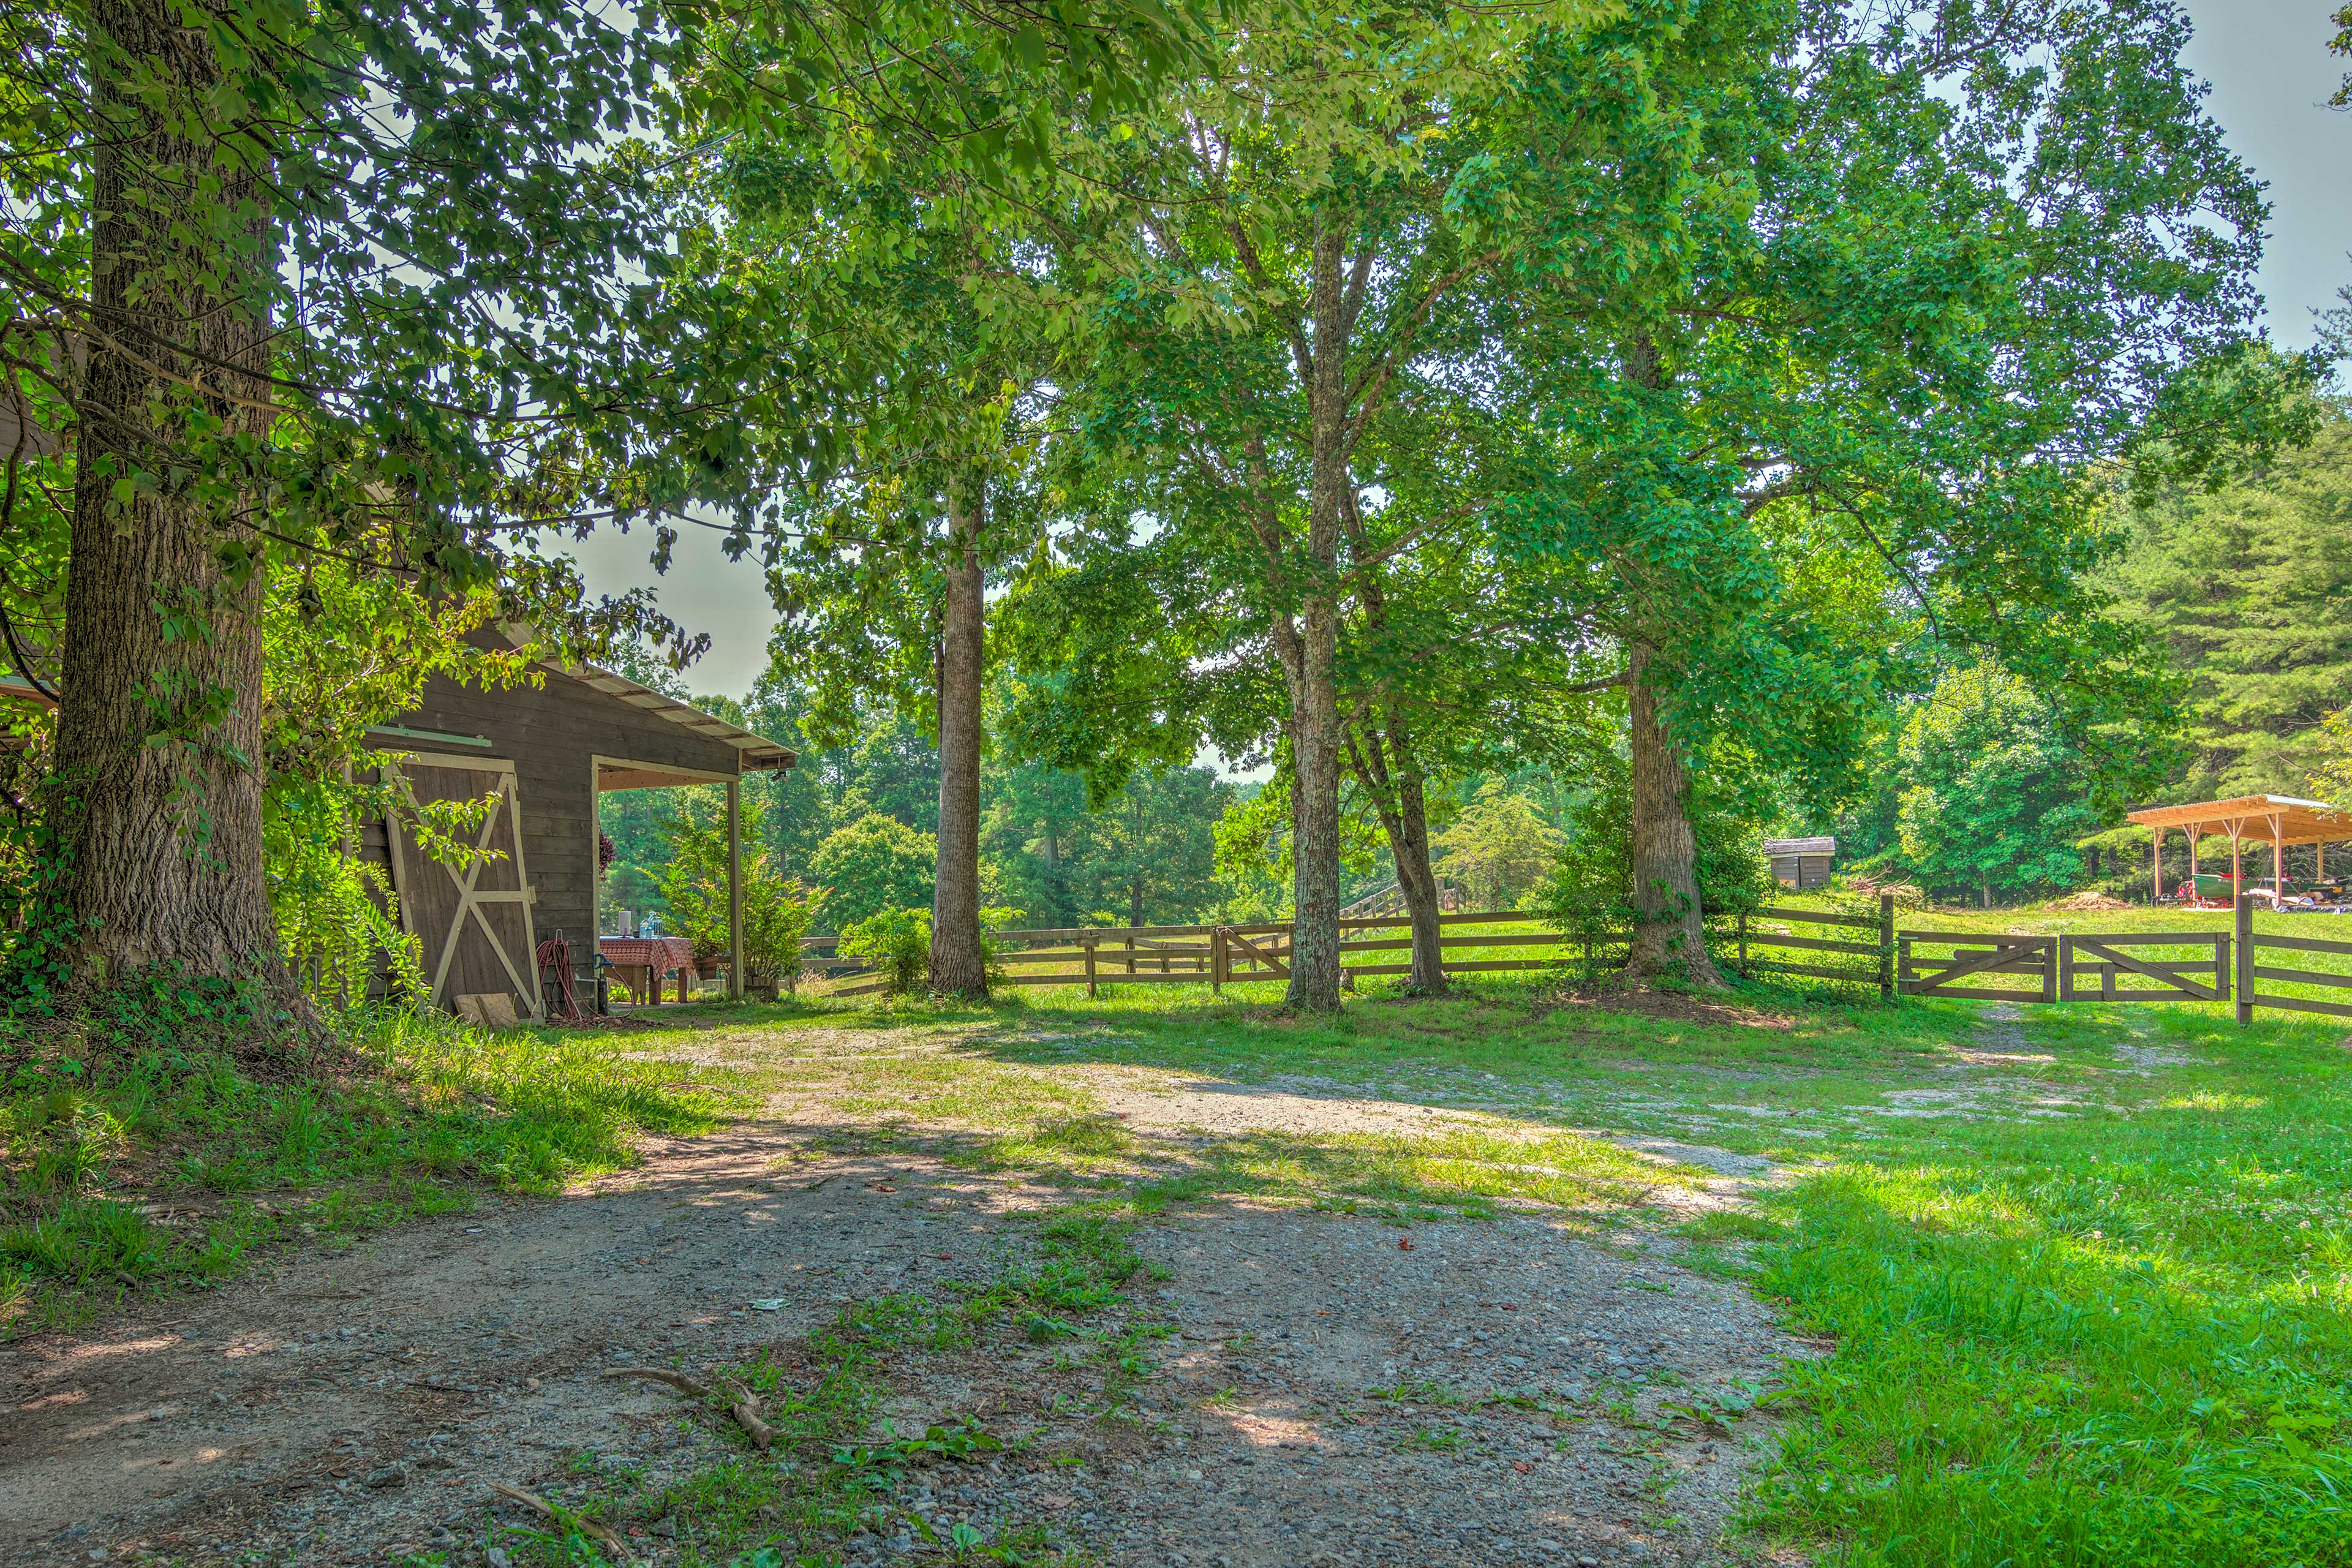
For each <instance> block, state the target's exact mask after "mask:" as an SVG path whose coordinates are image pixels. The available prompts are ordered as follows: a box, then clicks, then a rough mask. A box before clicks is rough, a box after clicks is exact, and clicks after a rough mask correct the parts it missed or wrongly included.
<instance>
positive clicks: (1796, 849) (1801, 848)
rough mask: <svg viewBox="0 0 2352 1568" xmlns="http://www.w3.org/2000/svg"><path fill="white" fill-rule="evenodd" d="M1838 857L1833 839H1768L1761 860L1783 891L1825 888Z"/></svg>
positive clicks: (1835, 841) (1765, 841)
mask: <svg viewBox="0 0 2352 1568" xmlns="http://www.w3.org/2000/svg"><path fill="white" fill-rule="evenodd" d="M1836 858H1837V840H1836V839H1834V838H1767V839H1766V840H1764V859H1765V862H1766V864H1768V865H1769V866H1770V867H1771V868H1772V879H1773V880H1774V881H1776V882H1778V883H1780V886H1782V887H1784V888H1797V889H1805V888H1826V887H1828V886H1829V882H1830V865H1831V862H1832V861H1834V860H1835V859H1836Z"/></svg>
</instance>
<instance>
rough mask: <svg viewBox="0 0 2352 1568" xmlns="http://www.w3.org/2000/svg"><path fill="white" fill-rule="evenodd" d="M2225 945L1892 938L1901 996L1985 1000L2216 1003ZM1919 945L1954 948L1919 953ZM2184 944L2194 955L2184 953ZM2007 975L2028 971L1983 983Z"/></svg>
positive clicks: (2175, 934) (2140, 935)
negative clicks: (2015, 978) (2019, 980)
mask: <svg viewBox="0 0 2352 1568" xmlns="http://www.w3.org/2000/svg"><path fill="white" fill-rule="evenodd" d="M2230 944H2231V937H2230V933H2229V932H2228V931H2117V932H2113V933H2107V932H2089V931H2084V932H2077V933H2075V934H2074V935H2070V936H2015V935H2010V936H1987V935H1982V934H1969V933H1963V932H1959V931H1902V932H1899V933H1898V934H1897V938H1896V960H1895V969H1896V976H1897V978H1896V982H1895V984H1896V988H1897V989H1898V990H1899V991H1901V992H1902V994H1904V995H1906V996H1958V997H1965V998H1969V999H1971V1000H1975V1001H1986V1002H2087V1001H2098V1002H2179V1001H2183V1000H2188V1001H2197V1002H2221V1001H2227V1000H2228V999H2229V995H2230ZM1921 947H1949V948H1951V949H1952V952H1949V953H1948V954H1944V953H1925V952H1919V951H1918V950H1919V948H1921ZM2184 948H2185V949H2189V950H2191V951H2192V952H2194V955H2195V956H2193V957H2190V956H2183V955H2182V954H2181V952H2180V950H2182V949H2184ZM2149 949H2160V950H2164V951H2162V952H2149V951H2147V950H2149ZM2134 950H2138V951H2134ZM2005 975H2022V976H2026V977H2028V980H2029V984H2026V985H2017V984H2008V985H2001V984H1986V982H1987V981H1988V980H1997V979H1998V978H1999V977H2000V976H2005Z"/></svg>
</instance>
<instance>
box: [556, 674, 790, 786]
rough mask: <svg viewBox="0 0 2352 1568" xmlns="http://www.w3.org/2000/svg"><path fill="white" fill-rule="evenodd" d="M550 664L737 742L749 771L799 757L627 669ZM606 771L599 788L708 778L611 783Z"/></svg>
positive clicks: (776, 767) (739, 759)
mask: <svg viewBox="0 0 2352 1568" xmlns="http://www.w3.org/2000/svg"><path fill="white" fill-rule="evenodd" d="M545 668H549V669H551V670H554V671H555V672H556V673H558V674H560V675H566V676H569V677H571V678H572V679H574V680H577V681H579V682H581V683H582V684H583V685H584V686H588V687H592V688H593V689H596V690H598V691H601V692H603V693H604V694H605V695H606V696H607V697H611V698H613V699H614V700H616V701H621V702H625V703H627V704H628V705H629V706H630V707H632V708H635V709H639V710H643V711H645V712H646V713H649V714H652V715H653V716H654V717H655V718H656V719H666V720H667V721H670V722H671V723H673V724H676V725H677V726H679V727H680V728H682V729H684V730H687V731H689V732H691V733H693V734H697V735H699V736H701V737H702V738H703V739H704V740H707V741H717V742H722V743H723V744H726V745H730V746H732V747H734V748H735V756H736V763H737V766H738V767H739V768H740V769H741V771H742V772H744V773H777V772H781V771H782V770H783V769H785V768H789V767H791V766H792V765H793V763H796V762H798V761H799V760H800V759H799V756H798V755H797V754H796V753H795V752H793V749H792V748H791V747H789V746H780V745H778V744H777V743H776V742H773V741H771V740H769V739H768V738H767V737H766V736H765V735H760V734H755V733H753V732H752V731H749V730H746V729H745V728H743V726H741V725H740V724H737V723H732V722H730V721H728V720H725V719H721V718H720V717H719V715H717V714H716V713H705V712H704V711H703V710H701V709H699V708H697V707H695V706H694V705H693V704H691V703H688V702H681V701H679V700H677V698H675V697H672V696H670V695H669V694H668V693H667V692H662V691H656V690H655V689H653V688H652V687H650V686H645V685H641V684H639V683H638V682H636V681H634V680H631V679H629V678H628V677H627V676H625V675H615V674H614V673H613V672H612V671H611V670H609V669H601V668H597V667H596V666H595V665H593V664H572V665H562V664H556V663H553V662H547V663H546V665H545ZM640 771H642V770H640ZM604 776H605V775H604V773H603V772H601V771H600V773H599V774H598V783H597V787H598V788H600V789H646V788H649V787H653V786H654V785H655V784H699V783H703V782H706V781H707V778H708V775H706V774H691V775H689V774H687V773H681V774H680V776H678V777H677V778H675V779H669V778H664V779H661V780H652V779H647V780H645V781H642V782H639V781H635V779H634V777H632V782H629V783H625V784H624V783H613V784H606V783H604Z"/></svg>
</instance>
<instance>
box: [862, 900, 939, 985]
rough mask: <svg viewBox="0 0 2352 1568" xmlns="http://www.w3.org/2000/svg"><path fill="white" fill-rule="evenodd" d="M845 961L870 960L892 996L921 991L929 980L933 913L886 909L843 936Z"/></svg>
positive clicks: (869, 916) (867, 918) (870, 916)
mask: <svg viewBox="0 0 2352 1568" xmlns="http://www.w3.org/2000/svg"><path fill="white" fill-rule="evenodd" d="M841 955H842V957H844V958H870V959H872V960H873V961H874V964H875V967H876V968H877V969H878V970H880V971H881V973H882V983H883V984H884V985H885V986H887V988H888V989H889V991H890V993H891V994H893V995H900V996H903V995H905V994H908V993H909V992H915V991H920V990H921V989H922V988H923V986H924V984H925V983H926V982H927V981H928V980H929V977H930V970H931V911H930V910H882V911H881V912H880V913H879V914H873V915H868V916H866V919H864V920H862V921H857V922H856V924H854V925H852V926H850V927H849V928H848V929H847V930H845V931H843V932H842V933H841Z"/></svg>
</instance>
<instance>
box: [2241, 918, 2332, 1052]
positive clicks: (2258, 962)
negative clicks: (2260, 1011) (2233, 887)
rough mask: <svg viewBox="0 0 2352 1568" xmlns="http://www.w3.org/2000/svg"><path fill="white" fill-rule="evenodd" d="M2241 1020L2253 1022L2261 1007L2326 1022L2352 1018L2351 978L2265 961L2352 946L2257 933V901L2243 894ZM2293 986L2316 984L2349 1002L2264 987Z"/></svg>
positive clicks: (2309, 938)
mask: <svg viewBox="0 0 2352 1568" xmlns="http://www.w3.org/2000/svg"><path fill="white" fill-rule="evenodd" d="M2237 928H2238V930H2237V936H2238V1022H2239V1023H2241V1024H2251V1023H2252V1022H2253V1021H2254V1009H2255V1008H2257V1007H2276V1008H2278V1009H2280V1010H2281V1011H2283V1012H2288V1013H2316V1014H2318V1015H2320V1016H2323V1017H2327V1018H2352V974H2345V973H2336V972H2334V971H2329V970H2321V969H2303V968H2294V967H2289V966H2287V965H2284V964H2269V963H2263V962H2262V957H2261V955H2262V954H2263V952H2296V953H2302V952H2315V953H2323V954H2335V955H2343V954H2352V942H2330V941H2328V940H2326V938H2323V937H2315V936H2273V935H2270V934H2268V933H2266V932H2257V931H2255V930H2254V901H2253V900H2252V899H2250V898H2247V897H2245V896H2244V895H2243V894H2241V895H2240V896H2239V899H2238V920H2237ZM2265 980H2268V981H2273V982H2278V983H2284V984H2289V985H2309V986H2315V987H2318V988H2319V989H2321V990H2326V991H2336V992H2339V993H2341V994H2343V995H2344V997H2345V1000H2343V1001H2340V1002H2324V1001H2321V1000H2319V999H2318V998H2317V997H2313V996H2282V995H2280V994H2277V993H2276V992H2275V991H2272V992H2264V991H2263V990H2261V989H2260V986H2261V984H2262V983H2263V981H2265Z"/></svg>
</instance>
